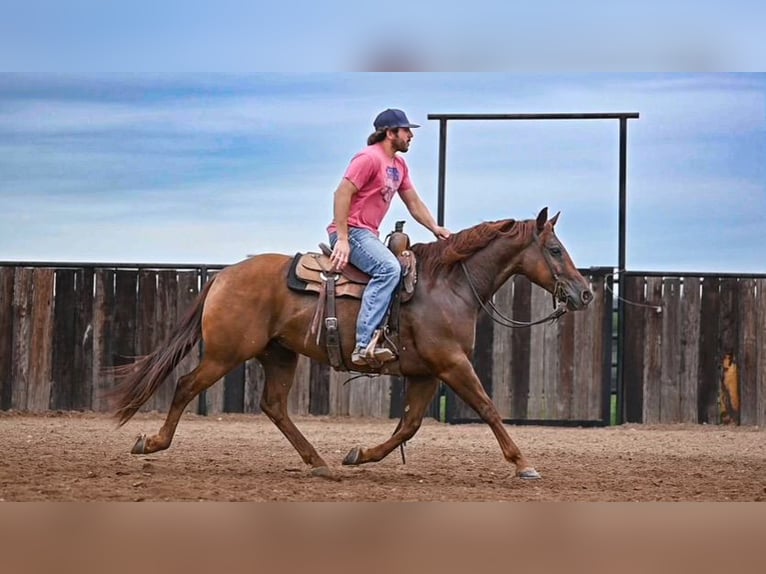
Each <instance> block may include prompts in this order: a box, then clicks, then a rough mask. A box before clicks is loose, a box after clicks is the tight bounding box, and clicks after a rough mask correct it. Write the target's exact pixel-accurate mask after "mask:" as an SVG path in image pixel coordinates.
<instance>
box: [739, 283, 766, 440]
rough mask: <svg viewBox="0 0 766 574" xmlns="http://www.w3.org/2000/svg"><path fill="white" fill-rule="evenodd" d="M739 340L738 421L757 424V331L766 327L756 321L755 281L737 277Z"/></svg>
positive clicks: (745, 423)
mask: <svg viewBox="0 0 766 574" xmlns="http://www.w3.org/2000/svg"><path fill="white" fill-rule="evenodd" d="M737 291H738V292H737V298H738V299H739V309H738V319H739V320H738V329H737V331H738V341H737V347H738V349H739V398H740V405H741V406H740V424H743V425H756V424H758V382H757V380H756V379H757V368H758V347H757V340H756V333H757V332H758V329H759V328H760V329H762V330H763V329H766V325H764V324H763V323H761V324H760V325H759V324H758V323H757V318H758V317H757V307H756V299H755V280H753V279H740V280H739V283H738V290H737Z"/></svg>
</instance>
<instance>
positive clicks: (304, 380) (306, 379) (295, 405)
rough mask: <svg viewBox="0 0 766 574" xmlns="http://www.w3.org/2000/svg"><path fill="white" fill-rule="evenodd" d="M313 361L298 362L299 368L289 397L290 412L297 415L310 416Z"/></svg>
mask: <svg viewBox="0 0 766 574" xmlns="http://www.w3.org/2000/svg"><path fill="white" fill-rule="evenodd" d="M310 392H311V360H310V359H307V360H306V361H304V362H303V363H302V364H301V361H300V360H299V361H298V368H297V369H296V373H295V376H294V377H293V387H292V389H290V396H289V397H288V412H290V413H291V414H295V415H301V416H303V415H307V414H309V403H310V400H311V397H310Z"/></svg>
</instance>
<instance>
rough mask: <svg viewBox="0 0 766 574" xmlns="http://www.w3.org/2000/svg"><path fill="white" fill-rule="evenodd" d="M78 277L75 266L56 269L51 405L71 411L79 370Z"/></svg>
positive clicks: (57, 408)
mask: <svg viewBox="0 0 766 574" xmlns="http://www.w3.org/2000/svg"><path fill="white" fill-rule="evenodd" d="M76 276H77V270H75V269H58V270H56V301H55V304H54V312H53V351H52V352H53V358H52V362H53V364H52V367H51V378H52V379H53V388H52V396H51V408H53V409H56V410H65V411H68V410H71V409H72V408H73V402H74V396H75V379H76V378H78V374H79V371H76V370H75V364H74V362H75V353H73V352H72V351H73V349H75V348H76V347H77V341H76V335H75V321H76V311H77V306H76V303H75V301H76V297H77V295H76V287H75V282H76Z"/></svg>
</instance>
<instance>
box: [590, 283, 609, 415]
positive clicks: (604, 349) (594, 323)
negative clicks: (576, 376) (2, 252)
mask: <svg viewBox="0 0 766 574" xmlns="http://www.w3.org/2000/svg"><path fill="white" fill-rule="evenodd" d="M591 287H592V289H593V302H592V303H591V304H590V305H589V307H590V309H588V311H586V312H585V320H586V322H587V324H588V330H589V331H590V333H591V354H590V364H589V369H590V373H589V376H588V379H587V380H588V387H587V388H588V391H587V393H588V394H587V396H588V417H587V418H588V420H592V421H597V420H601V419H602V416H603V415H602V412H603V409H602V402H603V400H604V397H603V394H604V393H603V392H602V390H603V389H602V384H603V376H604V370H603V366H604V361H605V360H607V356H606V354H607V353H610V352H611V335H610V336H609V337H608V339H609V342H608V343H607V346H605V341H604V334H603V323H604V321H603V317H604V313H607V310H606V309H605V305H606V302H607V298H606V293H605V290H604V284H603V283H602V282H593V283H592V284H591ZM610 328H611V326H610Z"/></svg>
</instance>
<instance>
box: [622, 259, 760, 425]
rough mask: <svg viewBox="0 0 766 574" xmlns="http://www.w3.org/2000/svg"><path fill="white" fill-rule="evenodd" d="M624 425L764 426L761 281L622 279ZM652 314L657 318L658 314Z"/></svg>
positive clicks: (666, 277)
mask: <svg viewBox="0 0 766 574" xmlns="http://www.w3.org/2000/svg"><path fill="white" fill-rule="evenodd" d="M623 283H624V287H623V291H624V297H625V299H626V300H628V301H630V302H631V304H626V306H625V325H626V330H625V342H624V353H623V383H624V402H623V404H624V413H625V420H626V421H628V422H644V423H675V422H690V423H713V424H715V423H718V422H720V420H721V412H722V411H724V414H725V416H726V417H730V418H732V419H733V422H737V423H741V424H743V425H759V426H764V425H766V276H764V275H759V276H755V275H754V276H719V275H693V274H673V275H658V274H651V273H643V272H642V273H627V274H625V275H624V281H623ZM658 310H659V311H658Z"/></svg>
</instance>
